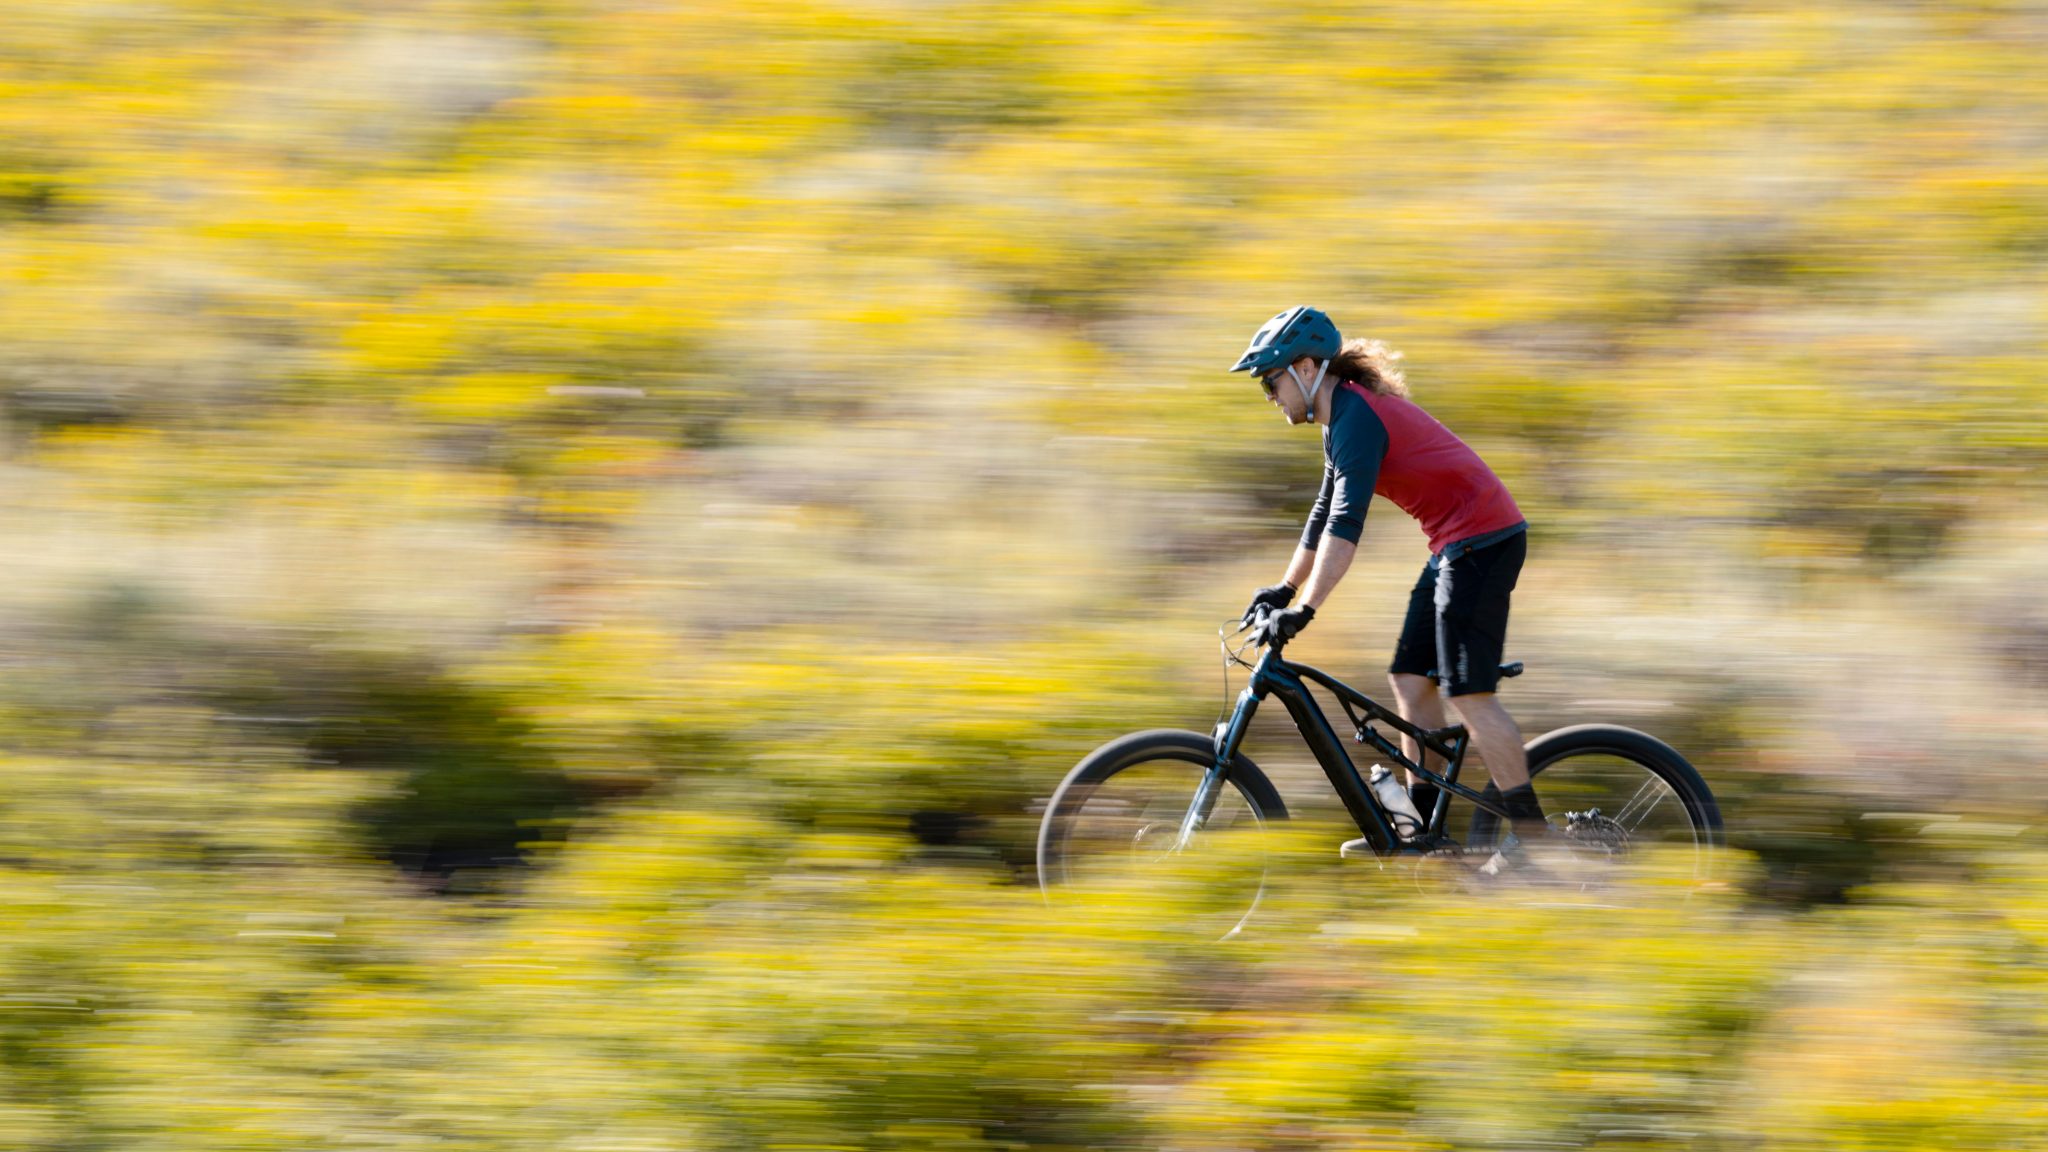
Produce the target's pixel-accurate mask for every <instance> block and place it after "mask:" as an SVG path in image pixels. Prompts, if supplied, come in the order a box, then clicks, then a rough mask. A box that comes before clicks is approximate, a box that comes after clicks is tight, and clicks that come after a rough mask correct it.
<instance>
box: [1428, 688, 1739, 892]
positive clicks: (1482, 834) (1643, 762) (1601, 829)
mask: <svg viewBox="0 0 2048 1152" xmlns="http://www.w3.org/2000/svg"><path fill="white" fill-rule="evenodd" d="M1526 752H1527V755H1528V759H1529V775H1530V777H1531V782H1532V783H1533V784H1534V785H1535V787H1536V795H1537V796H1538V797H1539V798H1540V799H1541V800H1542V802H1543V811H1544V814H1545V815H1546V816H1547V817H1548V818H1549V820H1550V826H1551V830H1552V831H1553V832H1554V833H1558V834H1560V837H1559V838H1560V839H1561V840H1562V841H1563V843H1565V844H1567V845H1569V846H1570V847H1571V849H1572V850H1573V855H1574V856H1576V857H1578V858H1580V859H1582V860H1586V861H1590V862H1613V861H1619V860H1622V859H1625V858H1628V857H1630V856H1641V855H1649V854H1652V853H1655V854H1659V855H1664V856H1667V857H1669V858H1672V859H1675V860H1678V861H1680V862H1682V863H1683V864H1684V865H1685V866H1687V867H1690V868H1691V870H1692V871H1693V874H1694V875H1695V876H1699V877H1704V876H1705V875H1706V872H1707V868H1708V864H1709V861H1710V858H1711V852H1710V851H1709V850H1710V849H1712V848H1714V847H1716V846H1717V845H1719V844H1720V843H1721V810H1720V808H1719V807H1718V806H1717V805H1716V804H1715V803H1714V797H1713V794H1712V793H1710V792H1709V791H1707V785H1706V781H1704V780H1702V779H1700V774H1699V773H1698V772H1696V771H1694V769H1693V766H1692V765H1691V764H1688V763H1686V760H1685V757H1683V756H1681V755H1679V754H1678V751H1677V749H1674V748H1672V747H1671V746H1670V745H1669V744H1666V743H1664V742H1663V741H1662V740H1659V739H1657V738H1656V737H1654V736H1651V735H1649V734H1647V733H1644V732H1638V731H1636V730H1635V729H1633V728H1623V727H1620V726H1619V725H1613V724H1581V725H1577V726H1575V727H1571V728H1560V729H1558V730H1557V731H1555V732H1551V733H1549V734H1547V735H1544V736H1539V737H1537V738H1536V739H1535V740H1532V741H1530V742H1529V744H1528V746H1527V749H1526ZM1500 839H1501V827H1500V820H1499V818H1498V817H1496V816H1494V814H1493V813H1491V812H1488V811H1486V810H1484V809H1480V810H1479V811H1477V812H1474V813H1473V815H1472V831H1471V835H1470V836H1469V837H1468V851H1476V852H1490V851H1492V850H1493V849H1495V848H1496V847H1498V846H1499V841H1500Z"/></svg>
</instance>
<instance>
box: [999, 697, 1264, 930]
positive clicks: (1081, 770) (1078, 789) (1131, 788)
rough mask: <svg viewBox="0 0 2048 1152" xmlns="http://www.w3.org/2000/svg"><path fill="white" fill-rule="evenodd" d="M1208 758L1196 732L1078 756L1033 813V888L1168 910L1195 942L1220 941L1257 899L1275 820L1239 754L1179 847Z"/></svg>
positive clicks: (1137, 739)
mask: <svg viewBox="0 0 2048 1152" xmlns="http://www.w3.org/2000/svg"><path fill="white" fill-rule="evenodd" d="M1215 762H1216V751H1215V747H1214V745H1213V744H1212V743H1211V742H1210V739H1209V737H1207V736H1203V735H1201V734H1200V733H1197V732H1186V731H1180V730H1177V729H1164V728H1163V729H1156V730H1153V731H1150V732H1136V733H1133V734H1131V735H1129V736H1124V737H1122V738H1120V739H1116V740H1112V741H1110V742H1109V743H1107V744H1104V745H1103V746H1102V747H1100V748H1097V749H1096V750H1095V751H1093V752H1091V753H1089V754H1088V756H1087V757H1086V758H1085V759H1083V760H1082V761H1081V762H1080V763H1079V764H1077V765H1075V766H1074V770H1073V771H1072V772H1069V773H1067V778H1066V779H1065V780H1064V781H1062V782H1061V784H1060V787H1059V790H1058V791H1057V792H1055V793H1053V797H1052V799H1051V800H1050V801H1049V802H1048V803H1047V804H1046V806H1045V819H1044V821H1043V822H1042V823H1041V824H1040V825H1039V829H1038V882H1039V884H1040V886H1041V887H1042V888H1043V889H1044V890H1045V892H1046V895H1047V897H1048V898H1050V897H1051V896H1052V895H1053V893H1054V890H1055V889H1056V888H1064V889H1069V890H1071V891H1074V892H1077V893H1083V894H1094V895H1097V896H1100V897H1103V898H1107V899H1113V900H1123V901H1130V902H1134V903H1136V904H1139V905H1141V906H1151V907H1159V906H1161V902H1163V903H1164V905H1165V906H1170V907H1171V908H1172V909H1173V910H1174V914H1175V916H1176V918H1177V919H1183V918H1191V919H1192V920H1193V921H1194V922H1195V923H1196V924H1197V925H1199V928H1200V930H1201V931H1202V932H1204V933H1205V934H1209V933H1213V934H1214V935H1217V936H1228V935H1230V934H1232V933H1234V932H1236V931H1237V930H1238V929H1239V928H1241V927H1242V926H1243V925H1244V922H1245V921H1246V920H1248V919H1250V918H1251V914H1252V912H1253V910H1254V909H1256V908H1257V907H1258V902H1259V898H1260V897H1261V896H1262V895H1263V894H1264V892H1265V877H1266V860H1267V855H1268V852H1269V846H1268V844H1267V842H1266V841H1267V835H1266V834H1267V831H1268V829H1269V827H1270V825H1272V824H1274V823H1276V822H1278V821H1281V820H1285V819H1287V808H1286V805H1285V804H1283V803H1282V802H1281V800H1280V793H1279V791H1278V790H1277V789H1275V788H1274V787H1273V783H1272V781H1270V780H1268V779H1267V778H1266V775H1265V773H1263V772H1261V771H1259V769H1258V766H1257V765H1255V764H1253V763H1252V762H1251V761H1250V760H1249V759H1248V758H1246V757H1245V756H1243V755H1242V754H1240V755H1239V756H1237V757H1236V758H1235V759H1234V760H1232V761H1231V764H1230V767H1229V771H1228V772H1227V773H1226V775H1225V777H1224V786H1223V788H1222V789H1221V790H1220V791H1219V792H1218V794H1217V797H1216V805H1215V808H1214V810H1213V811H1212V812H1211V813H1210V815H1209V818H1208V820H1207V821H1206V822H1204V824H1203V826H1202V828H1201V830H1200V831H1199V832H1198V833H1197V834H1196V835H1195V836H1194V837H1193V838H1192V839H1191V840H1188V841H1186V842H1183V841H1182V839H1181V836H1180V829H1181V822H1182V820H1183V818H1184V817H1185V816H1186V815H1187V811H1188V807H1189V805H1190V803H1191V802H1192V801H1193V800H1194V797H1195V793H1196V791H1197V789H1198V788H1199V787H1200V785H1201V783H1202V779H1203V777H1204V776H1205V775H1206V774H1207V773H1208V771H1209V768H1210V766H1211V765H1213V764H1214V763H1215Z"/></svg>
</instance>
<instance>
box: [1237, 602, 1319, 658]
mask: <svg viewBox="0 0 2048 1152" xmlns="http://www.w3.org/2000/svg"><path fill="white" fill-rule="evenodd" d="M1315 618H1316V610H1315V609H1313V608H1311V607H1309V606H1308V605H1306V604H1303V605H1302V606H1301V607H1299V608H1282V609H1279V610H1278V611H1274V612H1268V613H1266V614H1265V615H1263V616H1261V617H1259V626H1258V628H1257V629H1255V630H1253V632H1252V639H1254V640H1256V641H1258V642H1259V643H1261V644H1264V645H1265V646H1266V647H1268V648H1278V647H1280V646H1281V645H1283V644H1285V643H1287V642H1288V641H1289V640H1292V639H1294V634H1295V633H1297V632H1299V631H1301V630H1302V629H1303V628H1306V627H1308V622H1309V621H1311V620H1313V619H1315Z"/></svg>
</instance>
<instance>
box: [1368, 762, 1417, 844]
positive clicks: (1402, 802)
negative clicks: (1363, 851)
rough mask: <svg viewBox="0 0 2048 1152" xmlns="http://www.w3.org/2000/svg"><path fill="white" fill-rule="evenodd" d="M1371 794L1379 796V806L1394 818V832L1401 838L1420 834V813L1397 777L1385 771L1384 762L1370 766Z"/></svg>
mask: <svg viewBox="0 0 2048 1152" xmlns="http://www.w3.org/2000/svg"><path fill="white" fill-rule="evenodd" d="M1371 783H1372V794H1373V795H1374V796H1377V797H1378V798H1379V802H1380V807H1382V808H1385V809H1386V810H1387V815H1389V816H1391V817H1393V819H1394V834H1395V835H1396V836H1399V837H1400V838H1401V839H1403V840H1413V839H1415V838H1416V837H1417V836H1420V835H1422V826H1423V819H1422V813H1420V812H1418V811H1416V809H1415V801H1414V799H1413V798H1411V797H1410V796H1409V795H1408V789H1407V788H1405V787H1403V786H1402V784H1401V780H1400V778H1399V777H1397V776H1395V775H1394V774H1393V773H1392V772H1389V771H1387V766H1386V765H1384V764H1375V765H1373V766H1372V779H1371Z"/></svg>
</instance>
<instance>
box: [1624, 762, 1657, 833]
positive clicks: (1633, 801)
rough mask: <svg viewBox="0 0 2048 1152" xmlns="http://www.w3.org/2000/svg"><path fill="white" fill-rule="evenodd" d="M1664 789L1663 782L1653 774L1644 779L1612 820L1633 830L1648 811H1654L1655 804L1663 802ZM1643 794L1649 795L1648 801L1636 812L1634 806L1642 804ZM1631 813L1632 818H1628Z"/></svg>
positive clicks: (1648, 813)
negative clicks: (1633, 817) (1641, 784)
mask: <svg viewBox="0 0 2048 1152" xmlns="http://www.w3.org/2000/svg"><path fill="white" fill-rule="evenodd" d="M1666 791H1668V789H1666V788H1665V787H1664V782H1663V781H1661V780H1659V779H1657V778H1656V777H1654V776H1653V777H1651V778H1650V779H1649V780H1647V781H1644V783H1643V786H1642V787H1641V788H1638V789H1636V794H1635V795H1634V796H1631V797H1629V800H1628V803H1627V804H1625V805H1623V806H1622V809H1621V811H1619V812H1617V813H1615V814H1614V822H1615V823H1616V824H1619V825H1621V826H1622V828H1623V829H1625V830H1627V831H1630V832H1633V831H1635V830H1636V826H1637V825H1638V824H1641V823H1642V822H1643V821H1644V820H1646V819H1648V818H1649V815H1650V813H1651V812H1654V811H1656V808H1657V805H1659V804H1662V803H1663V802H1664V794H1665V792H1666ZM1645 795H1647V796H1649V798H1650V802H1649V804H1647V805H1644V807H1643V810H1642V811H1641V812H1639V813H1638V812H1636V806H1637V805H1638V804H1642V800H1643V797H1644V796H1645ZM1632 814H1633V815H1634V816H1635V819H1634V820H1630V819H1629V817H1630V815H1632Z"/></svg>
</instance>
